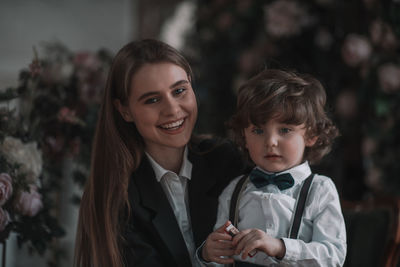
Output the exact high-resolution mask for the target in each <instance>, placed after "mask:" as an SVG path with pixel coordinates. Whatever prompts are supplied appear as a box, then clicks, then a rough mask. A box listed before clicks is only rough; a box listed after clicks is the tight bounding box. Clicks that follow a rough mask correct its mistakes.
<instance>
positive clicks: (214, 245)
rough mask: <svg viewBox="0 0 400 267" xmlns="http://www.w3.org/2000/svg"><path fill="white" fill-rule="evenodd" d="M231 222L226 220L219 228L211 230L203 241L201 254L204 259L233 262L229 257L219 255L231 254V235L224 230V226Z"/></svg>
mask: <svg viewBox="0 0 400 267" xmlns="http://www.w3.org/2000/svg"><path fill="white" fill-rule="evenodd" d="M230 223H231V222H230V221H227V222H226V223H225V224H224V225H222V226H221V227H220V228H218V229H217V230H215V231H214V232H212V233H211V234H210V235H209V236H208V237H207V240H206V242H205V243H204V246H203V249H202V251H201V256H202V257H203V259H204V260H206V261H213V262H216V263H221V264H230V263H233V259H231V258H221V256H233V255H234V251H235V250H234V248H233V247H232V237H231V236H230V235H229V234H227V233H226V232H225V228H226V227H228V226H229V224H230Z"/></svg>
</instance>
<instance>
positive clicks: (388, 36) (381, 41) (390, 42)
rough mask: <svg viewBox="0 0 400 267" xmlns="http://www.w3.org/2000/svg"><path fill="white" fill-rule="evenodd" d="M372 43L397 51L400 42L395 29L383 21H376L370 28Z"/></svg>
mask: <svg viewBox="0 0 400 267" xmlns="http://www.w3.org/2000/svg"><path fill="white" fill-rule="evenodd" d="M369 32H370V36H371V40H372V43H373V44H375V45H378V46H381V47H382V48H384V49H387V50H396V49H397V47H398V44H399V41H398V40H397V38H396V35H395V33H394V32H393V29H392V28H391V27H390V25H388V24H387V23H385V22H383V21H382V20H374V21H373V22H372V23H371V25H370V28H369Z"/></svg>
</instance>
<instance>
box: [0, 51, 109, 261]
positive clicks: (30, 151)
mask: <svg viewBox="0 0 400 267" xmlns="http://www.w3.org/2000/svg"><path fill="white" fill-rule="evenodd" d="M34 54H35V56H34V60H33V62H32V64H31V65H30V66H29V69H24V70H22V71H21V72H20V76H19V83H18V86H17V87H16V88H7V89H5V90H2V91H1V93H0V102H1V109H0V241H1V242H4V243H5V240H6V239H7V238H8V236H9V233H10V232H15V233H16V235H17V241H18V245H19V246H22V244H27V246H28V248H29V250H30V251H31V252H38V253H39V254H40V255H43V254H44V252H45V251H46V249H48V248H49V247H50V245H51V244H52V242H55V240H56V239H57V238H60V237H62V236H63V235H64V234H65V233H64V232H65V231H64V230H63V228H62V227H61V226H60V224H59V222H58V221H57V216H58V213H59V211H58V209H59V205H60V203H59V202H60V199H59V198H60V196H59V193H60V192H61V190H62V188H61V186H62V184H63V180H64V179H65V178H66V177H63V171H64V169H65V167H66V166H65V162H66V161H69V162H71V161H72V163H73V164H69V165H68V166H67V167H71V166H72V168H74V170H73V173H74V175H73V176H74V180H75V181H76V182H77V183H78V184H80V185H83V183H84V182H85V180H86V175H87V173H88V170H89V164H90V163H89V162H90V151H91V139H92V136H93V133H94V127H95V123H96V113H97V110H98V107H99V103H100V96H101V92H102V88H103V86H104V84H105V79H106V73H107V70H108V67H109V65H110V61H111V55H110V53H109V52H107V51H105V50H101V51H99V52H98V53H90V52H79V53H72V52H71V51H69V50H68V49H67V48H66V47H64V46H63V45H62V44H60V43H49V44H45V45H44V46H43V54H44V57H43V58H39V57H38V53H37V52H36V50H35V49H34ZM74 201H79V197H78V196H75V199H74ZM52 247H54V246H52ZM52 249H53V250H54V248H52ZM57 254H60V253H58V252H56V251H53V255H52V256H51V257H52V259H50V260H49V262H48V264H49V266H58V265H57V262H58V261H59V260H60V257H62V256H60V255H57Z"/></svg>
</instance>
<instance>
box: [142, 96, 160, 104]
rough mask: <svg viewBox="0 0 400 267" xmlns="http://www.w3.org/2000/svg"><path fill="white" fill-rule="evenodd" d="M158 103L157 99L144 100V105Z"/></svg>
mask: <svg viewBox="0 0 400 267" xmlns="http://www.w3.org/2000/svg"><path fill="white" fill-rule="evenodd" d="M158 101H160V100H159V99H158V98H156V97H152V98H148V99H146V101H144V103H145V104H153V103H157V102H158Z"/></svg>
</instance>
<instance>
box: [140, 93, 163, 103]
mask: <svg viewBox="0 0 400 267" xmlns="http://www.w3.org/2000/svg"><path fill="white" fill-rule="evenodd" d="M158 94H159V92H157V91H153V92H147V93H144V94H143V95H141V96H140V97H139V98H138V101H141V100H142V99H145V98H147V97H149V96H153V95H158Z"/></svg>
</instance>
